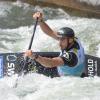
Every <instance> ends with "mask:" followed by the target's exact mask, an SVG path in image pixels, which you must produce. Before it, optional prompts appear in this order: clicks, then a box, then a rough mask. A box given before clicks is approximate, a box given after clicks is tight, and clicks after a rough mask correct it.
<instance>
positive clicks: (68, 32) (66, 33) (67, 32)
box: [58, 27, 75, 38]
mask: <svg viewBox="0 0 100 100" xmlns="http://www.w3.org/2000/svg"><path fill="white" fill-rule="evenodd" d="M58 35H59V36H61V37H71V38H72V37H74V36H75V34H74V31H73V30H72V29H71V28H69V27H63V28H61V29H60V30H59V31H58Z"/></svg>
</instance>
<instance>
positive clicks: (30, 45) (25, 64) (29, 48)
mask: <svg viewBox="0 0 100 100" xmlns="http://www.w3.org/2000/svg"><path fill="white" fill-rule="evenodd" d="M37 23H38V18H37V19H36V22H35V25H34V29H33V34H32V37H31V41H30V44H29V47H28V50H31V47H32V43H33V39H34V35H35V31H36V27H37ZM27 61H28V57H25V62H24V65H23V66H22V69H21V71H20V73H19V74H18V77H17V79H16V82H15V85H14V87H17V85H18V79H19V76H22V74H23V76H24V74H25V72H24V70H25V67H27Z"/></svg>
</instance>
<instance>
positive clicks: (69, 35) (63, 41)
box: [58, 27, 75, 50]
mask: <svg viewBox="0 0 100 100" xmlns="http://www.w3.org/2000/svg"><path fill="white" fill-rule="evenodd" d="M74 37H75V34H74V31H73V30H72V29H71V28H69V27H63V28H61V29H59V31H58V38H59V41H60V42H59V45H60V47H61V49H62V50H63V49H65V48H70V47H71V46H72V45H73V44H74Z"/></svg>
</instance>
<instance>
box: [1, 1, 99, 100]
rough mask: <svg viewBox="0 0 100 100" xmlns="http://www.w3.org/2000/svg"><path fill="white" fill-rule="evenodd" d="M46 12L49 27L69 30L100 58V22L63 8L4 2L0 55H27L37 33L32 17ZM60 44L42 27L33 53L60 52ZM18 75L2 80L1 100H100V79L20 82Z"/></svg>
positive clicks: (33, 77) (32, 76) (33, 76)
mask: <svg viewBox="0 0 100 100" xmlns="http://www.w3.org/2000/svg"><path fill="white" fill-rule="evenodd" d="M37 9H39V10H41V11H42V12H44V14H45V16H44V19H45V21H46V23H47V24H48V25H49V26H50V27H51V28H53V29H54V30H58V29H59V28H61V27H64V26H68V27H71V28H73V29H74V31H75V33H76V36H77V37H79V38H80V40H81V41H82V44H83V45H84V48H85V52H86V54H89V55H93V56H97V57H100V20H99V19H94V18H91V19H89V18H80V17H75V16H70V15H69V14H68V13H66V12H65V11H64V10H62V9H61V8H58V9H54V8H49V7H39V6H35V7H34V6H31V5H29V4H25V3H18V2H13V3H12V2H0V53H7V52H23V51H25V50H26V49H27V48H28V44H29V42H30V37H31V35H32V33H33V27H34V22H35V21H34V20H33V19H32V14H33V12H35V11H36V10H37ZM57 45H58V42H57V41H55V40H53V39H52V38H50V37H48V36H47V35H45V34H44V33H43V32H42V31H41V29H40V26H39V25H38V27H37V30H36V34H35V38H34V41H33V45H32V50H33V51H45V52H47V51H48V52H49V51H59V50H60V49H59V46H57ZM16 78H17V75H14V76H12V77H4V78H2V79H0V100H99V98H100V95H99V94H100V78H99V77H94V78H78V77H60V78H59V77H57V78H50V77H46V76H43V75H40V74H36V73H30V74H28V75H26V76H24V77H20V78H19V80H18V87H17V88H13V86H14V84H15V82H16Z"/></svg>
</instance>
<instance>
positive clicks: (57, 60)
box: [35, 56, 64, 68]
mask: <svg viewBox="0 0 100 100" xmlns="http://www.w3.org/2000/svg"><path fill="white" fill-rule="evenodd" d="M35 60H36V61H37V62H39V63H40V64H41V65H43V66H44V67H47V68H53V67H57V66H60V65H63V64H64V61H63V60H62V58H61V57H54V58H47V57H42V56H38V58H37V59H35Z"/></svg>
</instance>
